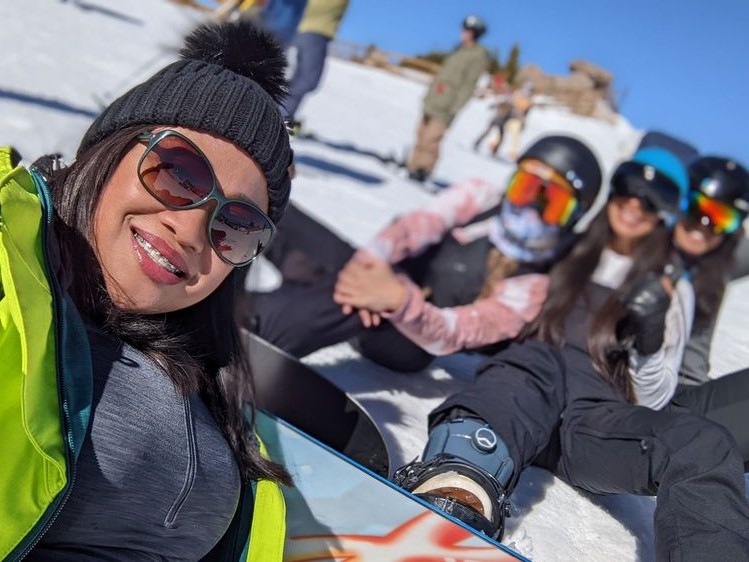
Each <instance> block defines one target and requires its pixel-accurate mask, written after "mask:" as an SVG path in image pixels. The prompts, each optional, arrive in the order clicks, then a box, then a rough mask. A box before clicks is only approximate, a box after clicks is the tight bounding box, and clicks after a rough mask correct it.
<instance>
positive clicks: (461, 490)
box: [393, 418, 514, 540]
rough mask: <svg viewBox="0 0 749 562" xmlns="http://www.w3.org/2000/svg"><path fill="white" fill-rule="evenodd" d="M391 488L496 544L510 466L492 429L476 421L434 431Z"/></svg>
mask: <svg viewBox="0 0 749 562" xmlns="http://www.w3.org/2000/svg"><path fill="white" fill-rule="evenodd" d="M423 458H424V460H422V461H418V460H414V461H412V462H410V463H408V464H407V465H405V466H403V467H401V468H399V469H398V470H397V471H396V472H395V475H394V476H393V482H394V483H395V484H397V485H398V486H401V487H402V488H405V489H406V490H408V491H410V492H412V493H413V494H414V495H416V496H418V497H420V498H421V499H423V500H424V501H426V502H427V503H429V504H431V505H433V506H434V507H436V508H437V509H439V510H441V511H444V512H445V513H447V514H449V515H452V516H453V517H455V518H456V519H459V520H461V521H463V522H464V523H466V524H467V525H469V526H471V527H473V528H474V529H476V530H477V531H480V532H482V533H484V534H485V535H487V536H489V537H491V538H493V539H496V540H502V536H503V535H504V527H505V519H506V518H507V517H509V516H510V502H509V499H508V496H509V494H508V492H507V486H508V483H509V481H510V478H511V477H512V472H513V467H514V463H513V461H512V459H511V458H510V456H509V452H508V451H507V447H506V446H505V444H504V443H503V442H502V440H501V439H500V438H499V437H498V436H497V435H496V434H495V433H494V431H492V429H491V428H490V427H489V426H488V425H487V424H485V423H483V421H482V420H478V419H476V418H457V419H454V420H451V421H449V422H446V423H442V424H440V425H438V426H437V427H436V428H435V429H434V431H433V432H432V434H431V436H430V438H429V442H428V444H427V447H426V449H425V451H424V455H423Z"/></svg>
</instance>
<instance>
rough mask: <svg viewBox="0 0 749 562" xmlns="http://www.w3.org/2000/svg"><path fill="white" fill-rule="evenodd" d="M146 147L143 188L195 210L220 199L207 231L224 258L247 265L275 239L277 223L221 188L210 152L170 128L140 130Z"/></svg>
mask: <svg viewBox="0 0 749 562" xmlns="http://www.w3.org/2000/svg"><path fill="white" fill-rule="evenodd" d="M138 140H139V141H140V142H143V143H146V144H147V146H146V150H145V152H144V153H143V155H142V156H141V157H140V160H139V161H138V177H139V178H140V182H141V183H142V184H143V187H145V188H146V190H147V191H148V192H149V193H150V194H151V195H153V197H155V198H156V199H157V200H158V201H159V202H160V203H162V204H163V205H164V206H166V207H168V208H169V209H174V210H176V211H182V210H187V209H194V208H196V207H200V206H201V205H204V204H205V203H207V202H208V201H215V203H216V205H215V207H214V209H213V213H212V214H211V216H210V218H209V220H208V222H207V223H206V230H207V232H206V235H207V236H208V240H209V241H210V244H211V247H212V248H213V250H214V251H215V252H216V255H218V257H219V258H221V260H223V261H224V262H226V263H228V264H229V265H231V266H234V267H240V266H243V265H247V264H249V263H250V262H252V260H254V259H255V258H256V257H258V256H259V255H260V254H261V253H262V252H263V251H264V250H265V249H266V248H267V247H268V245H269V244H270V242H271V240H272V239H273V236H274V235H275V233H276V226H275V225H274V224H273V221H271V220H270V218H269V217H268V215H266V214H265V213H264V212H263V211H262V210H260V209H259V208H258V207H257V206H256V205H255V204H253V203H252V202H250V201H246V200H242V199H228V198H227V197H224V195H223V194H222V193H221V190H220V189H219V187H218V183H217V181H216V174H215V172H214V171H213V167H212V166H211V163H210V162H209V161H208V158H207V157H206V155H205V154H203V152H202V151H201V150H200V149H199V148H198V147H197V146H196V145H195V144H194V143H193V142H192V141H191V140H190V139H188V138H187V137H185V136H184V135H181V134H180V133H178V132H177V131H172V130H170V129H167V130H164V131H159V132H157V133H150V132H148V133H142V134H140V135H138Z"/></svg>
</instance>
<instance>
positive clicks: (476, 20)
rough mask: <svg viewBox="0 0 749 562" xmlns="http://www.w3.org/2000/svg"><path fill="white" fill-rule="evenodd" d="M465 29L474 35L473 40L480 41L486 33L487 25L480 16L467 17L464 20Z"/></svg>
mask: <svg viewBox="0 0 749 562" xmlns="http://www.w3.org/2000/svg"><path fill="white" fill-rule="evenodd" d="M463 29H468V30H469V31H471V32H472V33H473V38H474V39H476V40H477V41H478V39H479V38H480V37H481V36H482V35H483V34H484V33H486V23H485V22H484V20H482V19H481V18H480V17H478V16H467V17H466V18H465V19H464V20H463Z"/></svg>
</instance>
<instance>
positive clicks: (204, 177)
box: [138, 135, 213, 207]
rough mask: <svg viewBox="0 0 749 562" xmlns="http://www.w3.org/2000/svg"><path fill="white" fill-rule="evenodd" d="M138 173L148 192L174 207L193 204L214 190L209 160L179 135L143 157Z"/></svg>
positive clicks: (157, 146) (169, 137)
mask: <svg viewBox="0 0 749 562" xmlns="http://www.w3.org/2000/svg"><path fill="white" fill-rule="evenodd" d="M138 172H139V175H140V178H141V180H142V181H143V183H144V184H145V186H146V187H147V188H148V190H149V191H150V192H151V193H152V194H153V195H154V196H155V197H156V198H157V199H159V200H160V201H161V202H162V203H164V204H166V205H171V206H173V207H186V206H189V205H192V204H193V203H196V202H198V201H200V200H201V199H204V198H205V197H206V196H207V195H208V194H209V193H210V192H211V190H212V189H213V173H212V172H211V167H210V164H209V163H208V161H207V160H206V159H205V157H204V156H203V155H202V154H200V153H198V152H196V151H195V149H194V148H193V147H192V145H190V143H188V142H187V141H186V140H184V139H182V138H180V137H178V136H175V135H168V136H166V137H164V138H163V139H161V140H159V141H158V142H157V143H156V144H155V145H154V146H153V147H152V148H151V150H149V152H148V153H147V154H146V156H145V158H143V161H142V162H141V165H140V168H139V170H138Z"/></svg>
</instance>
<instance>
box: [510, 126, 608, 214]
mask: <svg viewBox="0 0 749 562" xmlns="http://www.w3.org/2000/svg"><path fill="white" fill-rule="evenodd" d="M529 158H533V159H535V160H540V161H541V162H543V163H545V164H547V165H548V166H551V167H552V168H553V169H554V171H556V172H557V173H558V174H559V175H560V176H562V177H563V178H565V179H566V180H567V181H568V182H570V185H572V187H574V188H575V190H576V191H577V193H578V200H579V202H580V205H579V207H578V212H577V213H576V217H575V220H577V219H579V218H580V217H581V216H582V215H583V214H584V213H585V212H586V211H588V210H590V208H591V207H592V206H593V203H594V201H595V200H596V197H597V196H598V192H599V191H600V189H601V181H602V180H603V174H602V172H601V166H600V164H599V163H598V158H596V156H595V154H593V151H592V150H590V148H588V147H587V146H586V145H585V144H583V143H582V142H581V141H579V140H577V139H576V138H573V137H568V136H563V135H553V136H549V137H543V138H542V139H539V140H538V141H536V142H535V143H533V144H532V145H531V146H530V147H529V148H528V149H527V150H526V151H525V152H523V154H521V155H520V157H519V158H518V163H520V162H522V161H523V160H526V159H529ZM570 222H571V223H574V220H573V221H570Z"/></svg>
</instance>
